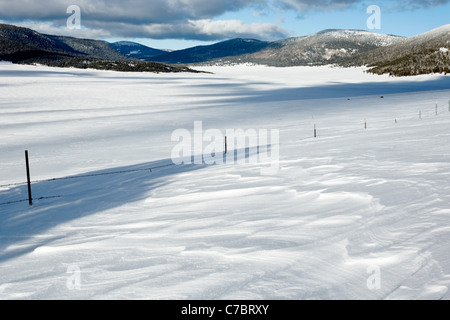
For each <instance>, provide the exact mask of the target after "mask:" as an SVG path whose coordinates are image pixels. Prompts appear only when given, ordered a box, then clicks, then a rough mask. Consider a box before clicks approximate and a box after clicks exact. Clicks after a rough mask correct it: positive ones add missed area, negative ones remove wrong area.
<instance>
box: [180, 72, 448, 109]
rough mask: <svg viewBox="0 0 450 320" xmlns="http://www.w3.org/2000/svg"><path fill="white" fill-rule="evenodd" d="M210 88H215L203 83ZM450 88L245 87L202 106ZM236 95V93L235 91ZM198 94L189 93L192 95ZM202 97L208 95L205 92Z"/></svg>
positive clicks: (437, 82)
mask: <svg viewBox="0 0 450 320" xmlns="http://www.w3.org/2000/svg"><path fill="white" fill-rule="evenodd" d="M200 86H204V87H208V86H213V85H208V84H203V85H200ZM449 89H450V77H449V76H441V77H439V78H438V79H434V80H427V81H395V82H390V81H389V82H388V81H386V82H364V83H330V84H324V85H319V86H311V87H298V88H282V89H273V90H256V89H252V88H250V87H248V86H243V87H242V88H241V90H239V91H238V96H237V97H236V96H235V97H231V98H230V97H226V96H223V97H221V98H219V99H217V94H215V99H214V100H212V101H208V100H205V101H203V102H202V103H205V104H210V103H218V102H220V103H245V102H248V103H255V102H261V103H264V102H279V101H301V100H310V99H327V98H330V99H331V98H352V97H361V96H374V95H375V96H381V95H388V94H401V93H413V92H426V91H438V90H449ZM235 93H236V92H235ZM193 95H194V96H195V94H189V96H191V97H192V96H193ZM199 96H205V95H204V94H203V93H202V94H199Z"/></svg>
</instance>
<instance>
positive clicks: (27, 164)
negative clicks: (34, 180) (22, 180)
mask: <svg viewBox="0 0 450 320" xmlns="http://www.w3.org/2000/svg"><path fill="white" fill-rule="evenodd" d="M25 164H26V167H27V184H28V203H29V204H30V206H32V205H33V197H32V196H31V179H30V163H29V161H28V150H25Z"/></svg>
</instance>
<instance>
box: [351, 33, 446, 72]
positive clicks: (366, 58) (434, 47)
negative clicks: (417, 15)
mask: <svg viewBox="0 0 450 320" xmlns="http://www.w3.org/2000/svg"><path fill="white" fill-rule="evenodd" d="M449 51H450V24H448V25H445V26H442V27H440V28H436V29H434V30H431V31H429V32H426V33H423V34H421V35H418V36H415V37H412V38H409V39H406V40H405V41H402V42H400V43H396V44H392V45H390V46H387V47H384V48H379V49H377V50H373V51H369V52H366V53H363V54H361V55H360V56H358V57H356V59H355V61H351V62H350V63H349V64H350V65H368V66H369V67H371V69H370V72H372V73H376V74H385V73H388V74H391V75H394V76H412V75H419V74H428V73H446V74H447V73H450V52H449Z"/></svg>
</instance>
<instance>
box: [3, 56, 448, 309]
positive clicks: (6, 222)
mask: <svg viewBox="0 0 450 320" xmlns="http://www.w3.org/2000/svg"><path fill="white" fill-rule="evenodd" d="M200 69H201V70H205V71H210V72H212V73H211V74H206V73H205V74H188V73H186V74H151V73H117V72H109V71H93V70H76V69H57V68H46V67H32V66H18V65H12V64H8V63H1V64H0V93H1V94H0V137H1V139H0V150H1V152H0V299H177V300H185V299H254V300H259V299H286V300H293V299H296V300H297V299H432V300H435V299H449V298H450V292H449V290H448V288H449V286H450V105H449V100H450V77H449V76H444V75H428V76H418V77H410V78H390V77H388V76H377V75H370V74H366V73H364V72H363V69H362V68H351V69H341V68H332V67H314V68H309V67H292V68H270V67H264V66H242V65H241V66H234V67H205V68H200ZM198 121H201V122H202V125H203V129H204V130H205V131H206V130H208V129H215V130H216V131H220V132H226V130H228V129H243V130H248V129H254V130H256V131H258V130H265V129H267V130H278V132H279V141H278V144H277V146H275V145H273V146H272V148H274V147H277V148H278V150H279V157H278V159H277V165H278V170H277V171H276V172H274V173H273V174H270V175H264V174H262V173H261V172H262V171H261V169H262V168H265V167H267V163H262V162H260V161H253V162H252V161H247V162H249V163H245V164H240V163H229V162H226V163H222V164H213V165H209V164H206V163H203V164H188V163H186V164H181V165H174V164H173V161H172V157H171V154H172V151H173V148H174V147H175V145H176V144H177V142H174V141H172V138H171V137H172V134H173V132H174V131H176V130H178V129H184V130H187V131H189V132H193V130H194V124H195V122H198ZM314 126H316V135H317V136H316V137H314ZM25 150H28V151H29V154H30V167H31V179H32V181H33V184H32V193H33V199H34V201H33V205H32V206H29V205H28V202H27V201H22V200H26V199H27V197H28V194H27V186H26V185H25V184H23V182H24V181H26V171H25V159H24V151H25ZM231 151H232V150H231ZM231 151H230V152H231ZM255 156H257V155H255V154H254V153H251V152H248V154H247V160H250V158H252V157H255ZM77 176H78V177H77ZM60 178H63V179H60ZM53 179H55V180H53Z"/></svg>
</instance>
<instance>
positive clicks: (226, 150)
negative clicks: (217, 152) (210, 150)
mask: <svg viewBox="0 0 450 320" xmlns="http://www.w3.org/2000/svg"><path fill="white" fill-rule="evenodd" d="M227 152H228V142H227V136H225V152H224V153H225V154H227Z"/></svg>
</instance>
